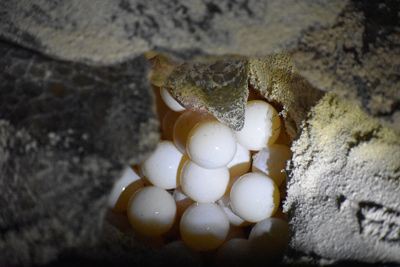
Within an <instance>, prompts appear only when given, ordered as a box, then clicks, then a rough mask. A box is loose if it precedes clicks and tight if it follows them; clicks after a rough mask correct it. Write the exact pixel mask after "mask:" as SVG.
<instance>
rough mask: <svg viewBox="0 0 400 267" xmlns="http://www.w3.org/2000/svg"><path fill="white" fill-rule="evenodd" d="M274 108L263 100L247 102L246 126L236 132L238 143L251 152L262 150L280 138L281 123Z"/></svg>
mask: <svg viewBox="0 0 400 267" xmlns="http://www.w3.org/2000/svg"><path fill="white" fill-rule="evenodd" d="M277 114H278V113H277V112H276V110H275V108H274V107H273V106H271V105H270V104H268V103H267V102H265V101H262V100H253V101H249V102H247V105H246V109H245V118H244V126H243V128H242V130H240V131H237V132H235V133H236V137H237V141H238V142H239V143H240V144H241V145H242V146H244V147H246V148H247V149H249V150H255V151H258V150H261V149H263V148H264V147H266V146H267V145H272V144H273V143H274V142H275V141H276V139H277V138H278V137H279V133H280V127H281V121H280V118H279V116H277Z"/></svg>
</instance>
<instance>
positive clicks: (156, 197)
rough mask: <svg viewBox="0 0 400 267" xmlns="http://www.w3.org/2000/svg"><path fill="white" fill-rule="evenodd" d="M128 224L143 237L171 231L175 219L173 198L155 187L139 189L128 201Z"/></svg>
mask: <svg viewBox="0 0 400 267" xmlns="http://www.w3.org/2000/svg"><path fill="white" fill-rule="evenodd" d="M127 215H128V220H129V223H130V224H131V225H132V227H133V229H135V230H136V231H138V232H140V233H141V234H143V235H148V236H159V235H162V234H164V233H166V232H167V231H168V230H169V229H171V227H172V225H173V223H174V221H175V218H176V204H175V201H174V198H173V197H172V195H171V194H169V193H168V192H167V191H166V190H164V189H162V188H159V187H156V186H146V187H143V188H142V189H139V190H138V191H137V192H136V193H135V194H134V195H133V196H132V197H131V199H130V200H129V204H128V210H127Z"/></svg>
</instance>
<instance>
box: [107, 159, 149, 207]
mask: <svg viewBox="0 0 400 267" xmlns="http://www.w3.org/2000/svg"><path fill="white" fill-rule="evenodd" d="M135 181H139V183H141V184H142V186H143V182H142V181H141V178H140V176H139V175H137V174H136V173H135V172H134V171H133V170H132V168H131V167H126V168H125V169H124V171H123V172H122V175H121V177H120V178H119V179H118V180H117V182H116V183H115V184H114V186H113V188H112V190H111V193H110V195H109V197H108V202H107V205H108V207H110V208H114V206H115V204H117V201H118V198H119V197H120V195H121V193H122V192H123V191H124V190H125V188H127V187H128V186H129V185H130V184H131V183H133V182H135Z"/></svg>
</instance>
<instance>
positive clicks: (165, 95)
mask: <svg viewBox="0 0 400 267" xmlns="http://www.w3.org/2000/svg"><path fill="white" fill-rule="evenodd" d="M160 94H161V97H162V99H163V100H164V103H165V104H166V105H167V106H168V107H169V108H170V109H172V110H173V111H176V112H180V111H184V110H186V109H185V108H184V107H182V105H181V104H179V103H178V101H176V100H175V98H174V97H173V96H172V95H171V93H170V92H169V91H168V89H167V88H165V87H161V88H160Z"/></svg>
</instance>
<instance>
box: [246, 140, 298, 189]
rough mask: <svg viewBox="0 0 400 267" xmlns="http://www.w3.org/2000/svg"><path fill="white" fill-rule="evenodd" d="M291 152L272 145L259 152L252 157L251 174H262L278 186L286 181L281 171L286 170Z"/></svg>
mask: <svg viewBox="0 0 400 267" xmlns="http://www.w3.org/2000/svg"><path fill="white" fill-rule="evenodd" d="M291 156H292V152H291V151H290V148H289V147H288V146H285V145H280V144H273V145H271V146H267V147H265V148H263V149H262V150H260V151H259V152H258V153H257V154H255V155H254V156H253V165H252V171H253V172H262V173H264V174H266V175H267V176H268V177H271V179H272V180H274V182H275V183H276V185H277V186H280V185H281V184H282V182H283V181H284V180H285V179H286V174H285V173H284V172H283V171H282V170H285V168H286V162H287V161H288V160H289V159H290V158H291Z"/></svg>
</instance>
